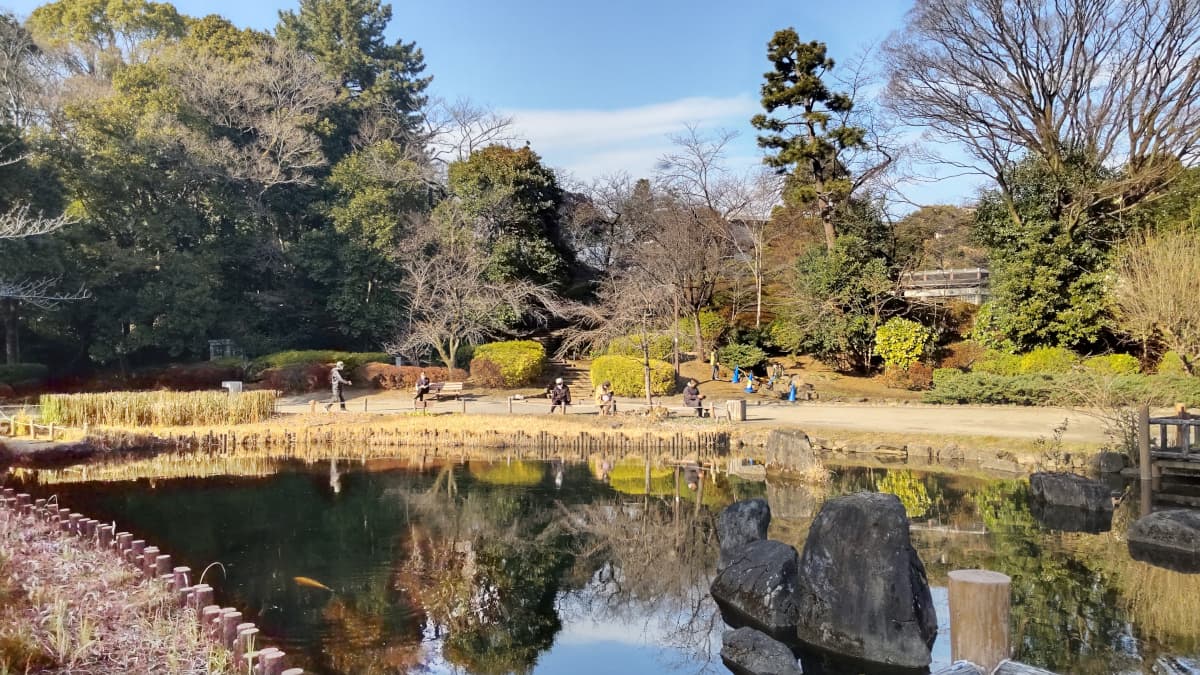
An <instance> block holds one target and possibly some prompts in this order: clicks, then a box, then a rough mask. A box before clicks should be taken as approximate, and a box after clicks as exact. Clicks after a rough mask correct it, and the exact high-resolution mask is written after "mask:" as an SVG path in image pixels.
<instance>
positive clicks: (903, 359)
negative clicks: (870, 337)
mask: <svg viewBox="0 0 1200 675" xmlns="http://www.w3.org/2000/svg"><path fill="white" fill-rule="evenodd" d="M930 337H931V335H930V333H929V329H928V328H926V327H924V326H922V325H921V324H919V323H917V322H916V321H910V320H909V319H904V318H901V317H898V316H897V317H893V318H891V319H889V320H888V322H887V323H885V324H883V325H882V326H880V327H879V328H878V329H876V331H875V352H876V353H877V354H879V356H880V358H882V359H883V362H884V364H885V365H887V366H889V367H895V368H900V369H906V368H908V367H909V366H911V365H912V364H914V363H916V362H917V361H920V360H921V356H922V355H924V353H925V349H926V347H928V345H929V340H930Z"/></svg>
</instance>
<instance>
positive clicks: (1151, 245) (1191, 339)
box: [1114, 228, 1200, 375]
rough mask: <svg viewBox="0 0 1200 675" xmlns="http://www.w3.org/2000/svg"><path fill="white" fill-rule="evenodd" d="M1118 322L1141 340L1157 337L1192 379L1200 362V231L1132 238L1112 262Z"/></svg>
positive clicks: (1183, 230) (1174, 232) (1182, 231)
mask: <svg viewBox="0 0 1200 675" xmlns="http://www.w3.org/2000/svg"><path fill="white" fill-rule="evenodd" d="M1116 271H1117V284H1116V286H1115V288H1114V291H1115V295H1116V301H1117V319H1118V321H1119V322H1120V324H1121V326H1122V327H1124V328H1125V330H1127V331H1129V333H1130V334H1131V335H1133V336H1134V337H1135V338H1137V339H1140V340H1142V341H1143V342H1146V341H1149V340H1152V339H1159V340H1162V342H1163V343H1165V344H1166V345H1167V346H1168V347H1170V348H1171V349H1174V350H1175V351H1176V352H1177V353H1178V354H1179V357H1180V358H1181V359H1183V363H1184V367H1185V368H1186V369H1187V371H1188V372H1189V373H1191V374H1193V375H1195V374H1196V373H1197V366H1198V364H1200V314H1198V313H1197V311H1196V304H1195V300H1196V298H1197V297H1200V232H1197V231H1196V230H1188V229H1182V228H1181V229H1179V230H1175V231H1173V232H1167V233H1165V234H1158V235H1155V234H1148V235H1143V236H1140V237H1135V238H1134V239H1133V240H1132V241H1131V242H1130V243H1129V244H1128V245H1127V246H1125V248H1124V250H1123V251H1121V254H1120V256H1119V257H1118V259H1117V265H1116Z"/></svg>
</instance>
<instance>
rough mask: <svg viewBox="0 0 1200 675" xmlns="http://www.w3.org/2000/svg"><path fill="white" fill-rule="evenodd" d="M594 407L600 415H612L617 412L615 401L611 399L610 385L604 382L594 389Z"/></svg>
mask: <svg viewBox="0 0 1200 675" xmlns="http://www.w3.org/2000/svg"><path fill="white" fill-rule="evenodd" d="M596 405H597V406H598V407H599V408H600V414H601V415H612V414H614V413H616V412H617V401H616V399H615V398H613V393H612V383H611V382H605V383H604V384H601V385H600V386H599V387H596Z"/></svg>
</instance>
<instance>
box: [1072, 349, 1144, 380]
mask: <svg viewBox="0 0 1200 675" xmlns="http://www.w3.org/2000/svg"><path fill="white" fill-rule="evenodd" d="M1083 367H1084V368H1087V369H1088V370H1091V371H1094V372H1096V373H1100V374H1101V375H1137V374H1138V372H1140V371H1141V369H1142V366H1141V364H1140V363H1139V362H1138V360H1137V357H1135V356H1132V355H1130V354H1103V355H1100V356H1092V357H1089V358H1086V359H1084V360H1083Z"/></svg>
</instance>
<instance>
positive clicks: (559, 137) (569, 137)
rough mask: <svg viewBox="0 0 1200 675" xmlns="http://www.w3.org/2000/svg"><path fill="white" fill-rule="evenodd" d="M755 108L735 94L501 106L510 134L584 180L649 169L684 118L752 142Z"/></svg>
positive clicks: (748, 99) (641, 173)
mask: <svg viewBox="0 0 1200 675" xmlns="http://www.w3.org/2000/svg"><path fill="white" fill-rule="evenodd" d="M757 111H758V102H757V101H755V100H754V99H753V98H752V97H750V96H748V95H740V96H731V97H726V98H717V97H690V98H683V99H679V100H676V101H666V102H662V103H653V104H650V105H643V106H636V107H630V108H617V109H613V110H570V109H564V110H536V109H525V110H505V111H502V112H503V113H504V114H506V115H510V116H512V118H513V121H514V126H515V129H514V136H516V137H517V138H521V139H528V141H529V143H530V145H531V146H532V147H533V149H534V150H536V151H537V152H538V154H540V155H542V157H543V158H544V159H545V160H546V163H547V164H549V165H551V166H555V167H559V168H561V169H565V170H566V171H567V172H568V173H570V174H571V175H573V176H574V177H576V178H579V179H584V180H586V179H588V178H592V177H595V176H599V175H603V174H611V173H617V172H627V173H629V174H631V175H635V176H645V175H649V174H650V172H651V171H652V170H653V168H654V164H655V162H656V161H657V160H658V158H659V157H661V156H662V155H663V154H664V153H665V152H667V151H668V150H670V148H671V143H670V141H669V139H668V137H669V136H670V135H672V134H676V133H679V132H680V131H682V130H683V129H684V128H685V127H686V126H687V125H689V124H690V125H694V126H696V127H697V128H699V129H701V130H712V129H719V128H726V129H734V130H737V131H739V132H741V133H742V135H743V136H744V137H749V138H750V140H749V142H750V143H751V144H753V138H752V137H750V136H749V135H748V134H747V132H748V130H749V126H750V125H749V120H750V117H751V116H753V115H754V113H755V112H757ZM739 140H740V141H745V140H746V138H741V139H739ZM739 150H740V149H739ZM738 154H743V152H741V151H739V152H738ZM756 161H757V160H756Z"/></svg>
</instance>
